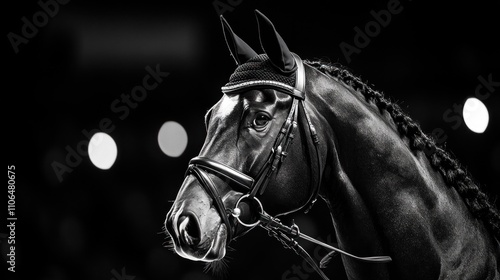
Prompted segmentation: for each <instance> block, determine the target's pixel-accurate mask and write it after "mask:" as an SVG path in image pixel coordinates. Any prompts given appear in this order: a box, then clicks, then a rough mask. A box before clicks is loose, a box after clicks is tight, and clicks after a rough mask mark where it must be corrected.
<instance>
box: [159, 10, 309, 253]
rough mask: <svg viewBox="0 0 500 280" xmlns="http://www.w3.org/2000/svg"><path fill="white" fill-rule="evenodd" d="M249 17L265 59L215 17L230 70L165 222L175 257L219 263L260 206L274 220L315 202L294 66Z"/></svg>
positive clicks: (264, 25)
mask: <svg viewBox="0 0 500 280" xmlns="http://www.w3.org/2000/svg"><path fill="white" fill-rule="evenodd" d="M256 16H257V20H258V23H259V35H260V36H259V37H260V42H261V46H262V48H263V49H264V52H265V53H264V54H260V55H258V54H257V53H256V52H255V51H254V50H253V49H252V48H251V47H249V46H248V45H247V44H246V43H245V42H244V41H243V40H242V39H241V38H239V37H238V36H237V35H236V34H235V33H234V32H233V31H232V29H231V27H230V26H229V24H228V23H227V21H226V20H225V19H224V18H223V17H221V22H222V27H223V31H224V36H225V39H226V43H227V45H228V48H229V50H230V53H231V55H232V57H233V58H234V60H235V62H236V64H237V68H236V70H235V72H234V73H233V74H232V75H231V78H230V80H229V82H228V84H226V85H225V86H224V87H222V91H223V93H224V94H223V96H222V98H221V99H220V100H219V102H217V103H216V104H215V105H214V106H213V107H212V108H211V109H210V110H209V111H208V113H207V115H206V117H205V122H206V127H207V136H206V139H205V142H204V145H203V147H202V149H201V151H200V153H199V156H198V157H196V158H195V159H193V160H192V161H191V163H190V166H189V168H188V171H187V173H186V177H185V180H184V182H183V184H182V186H181V188H180V190H179V192H178V194H177V198H176V199H175V202H174V204H173V206H172V208H171V209H170V211H169V213H168V215H167V219H166V222H165V224H166V228H167V230H168V232H169V234H170V235H171V236H172V239H173V243H174V248H175V251H176V252H177V253H178V254H179V255H180V256H183V257H185V258H189V259H193V260H200V261H205V262H210V261H214V260H219V259H222V258H223V257H224V255H225V252H226V245H227V244H228V243H229V242H230V241H231V239H234V238H236V237H238V236H241V235H243V234H244V233H246V232H247V231H248V230H250V229H251V228H252V227H253V226H255V225H256V219H257V214H258V213H256V212H258V211H262V210H263V209H262V204H264V205H265V207H266V212H268V213H270V214H273V215H280V214H281V215H282V214H287V213H290V212H294V211H296V210H298V209H301V208H303V207H304V206H305V205H306V204H308V202H310V201H312V200H313V199H314V198H315V196H316V195H317V190H315V189H314V187H313V185H314V184H311V181H317V180H318V178H313V177H314V176H313V174H312V170H311V169H310V166H312V165H314V164H315V163H311V156H312V154H311V153H312V150H310V149H309V148H308V146H307V145H306V144H302V145H301V144H300V143H303V141H305V142H307V141H311V140H310V139H309V137H308V134H307V132H306V131H305V130H304V129H298V128H297V127H298V126H300V125H298V123H297V121H298V119H297V116H298V114H299V110H302V109H303V108H302V109H301V108H299V106H298V101H297V100H299V98H302V99H303V96H301V95H303V92H300V89H297V88H296V86H297V84H300V83H302V85H301V86H302V87H303V86H304V85H303V83H304V80H303V79H304V77H300V75H304V69H303V68H302V67H303V65H302V62H301V61H300V59H299V58H298V57H297V56H295V55H294V54H292V53H291V52H290V51H289V49H288V47H287V46H286V44H285V42H284V41H283V39H282V38H281V36H280V35H279V34H278V33H277V32H276V30H275V28H274V26H273V24H272V23H271V22H270V21H269V20H268V19H267V18H266V17H265V16H264V15H263V14H261V13H260V12H258V11H256ZM299 67H300V70H301V71H298V70H297V69H299ZM294 100H295V101H294ZM290 108H292V109H290ZM305 139H307V140H305ZM292 142H296V144H295V145H292ZM285 159H286V160H285ZM268 186H269V187H268ZM304 186H306V187H304ZM264 191H265V193H264ZM249 193H250V195H248V194H249ZM248 196H250V197H248ZM257 197H259V199H257ZM261 201H262V202H261ZM237 203H238V207H236V204H237ZM258 204H261V205H260V206H259V205H258ZM235 208H237V209H238V213H237V215H235V213H233V209H235ZM231 214H232V215H231ZM242 224H243V225H246V226H242Z"/></svg>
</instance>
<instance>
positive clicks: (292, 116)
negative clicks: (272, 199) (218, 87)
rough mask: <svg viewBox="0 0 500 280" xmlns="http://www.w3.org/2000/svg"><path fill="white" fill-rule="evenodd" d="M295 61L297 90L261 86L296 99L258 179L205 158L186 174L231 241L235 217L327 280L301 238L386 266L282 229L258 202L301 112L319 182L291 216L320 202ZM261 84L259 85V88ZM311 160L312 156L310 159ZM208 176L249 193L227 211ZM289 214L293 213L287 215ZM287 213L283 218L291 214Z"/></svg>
mask: <svg viewBox="0 0 500 280" xmlns="http://www.w3.org/2000/svg"><path fill="white" fill-rule="evenodd" d="M293 58H294V60H295V64H296V66H297V70H296V82H295V87H294V88H293V89H289V88H286V89H285V90H284V87H283V86H282V85H279V84H276V83H271V82H270V81H260V86H262V85H266V86H268V88H269V87H274V88H278V89H279V90H280V91H281V92H284V93H286V94H288V95H290V96H291V97H292V98H293V101H292V106H291V108H290V111H289V113H288V117H287V118H286V121H285V123H284V124H283V126H282V127H281V129H280V132H279V134H278V136H277V138H276V140H275V142H274V144H273V148H272V149H271V153H270V154H269V156H268V158H267V160H266V162H265V163H264V165H263V166H262V167H261V169H260V170H259V172H258V174H257V176H256V178H252V177H250V176H248V175H246V174H244V173H242V172H240V171H239V170H236V169H234V168H232V167H230V166H227V165H225V164H222V163H219V162H216V161H214V160H211V159H209V158H205V157H195V158H193V159H191V161H190V162H189V167H188V170H187V171H186V176H188V175H194V176H195V177H196V178H197V180H198V181H199V182H200V184H201V185H202V187H203V188H204V189H205V191H206V192H207V193H208V195H209V196H210V197H211V198H212V199H213V201H214V206H215V208H216V209H217V211H218V213H219V215H220V217H221V219H222V222H223V223H224V224H225V225H226V227H227V229H228V230H227V233H228V240H231V238H232V234H233V233H232V230H231V229H232V224H231V221H230V219H229V218H230V217H233V218H234V219H233V222H234V223H236V222H235V221H234V220H236V221H237V222H238V223H239V224H241V225H242V226H244V227H247V228H253V227H255V226H257V225H258V226H260V227H262V228H264V229H266V230H267V232H268V233H269V235H270V236H273V237H275V238H276V239H278V240H279V241H280V242H281V243H282V244H283V246H284V247H285V248H289V249H292V250H293V251H294V252H295V253H296V254H298V255H299V256H301V257H302V258H304V259H305V260H306V261H307V262H308V263H309V264H310V265H311V267H312V268H313V269H314V270H315V271H316V272H317V273H318V274H319V275H320V276H321V277H322V278H323V279H325V280H328V277H327V276H326V275H325V274H324V273H323V271H322V270H321V269H320V267H319V266H318V264H317V263H316V262H315V261H314V259H313V258H312V257H311V256H310V255H309V254H308V253H307V252H306V251H305V250H304V249H303V248H302V247H301V246H300V245H299V244H298V243H297V241H296V239H297V238H301V239H304V240H307V241H309V242H313V243H315V244H318V245H320V246H323V247H325V248H327V249H329V250H331V251H335V252H338V253H341V254H343V255H345V256H348V257H351V258H353V259H357V260H360V261H365V262H373V263H386V262H390V261H391V258H390V257H389V256H373V257H359V256H356V255H353V254H350V253H348V252H345V251H343V250H341V249H339V248H336V247H334V246H331V245H328V244H326V243H323V242H321V241H319V240H317V239H314V238H312V237H310V236H308V235H306V234H303V233H301V232H300V229H299V227H298V226H297V225H295V224H293V225H292V226H286V225H283V224H282V223H281V222H280V220H279V219H277V218H275V217H272V216H270V215H269V214H267V213H266V212H265V211H264V207H263V206H262V203H261V202H260V200H259V199H258V197H259V196H262V195H263V194H264V192H265V191H266V188H267V185H268V184H269V181H270V179H271V177H272V175H273V174H275V172H277V170H278V169H279V167H280V165H281V164H282V163H283V162H284V160H285V159H286V157H287V150H288V148H289V147H290V146H291V145H292V143H293V140H294V138H295V135H296V132H297V129H298V126H299V123H298V121H299V111H300V113H301V115H304V118H303V119H301V122H304V123H305V125H307V126H308V127H309V134H310V138H311V139H312V142H313V145H314V150H315V154H316V160H317V163H316V165H317V166H316V167H317V170H318V171H317V173H318V175H317V179H316V182H315V183H312V186H313V187H314V188H313V190H312V191H311V194H310V196H309V199H308V200H307V202H306V203H305V204H304V205H303V206H301V207H299V209H296V210H293V211H291V212H295V211H297V210H301V209H305V211H306V213H307V211H309V209H310V208H311V207H312V206H313V205H314V203H315V202H316V200H317V197H318V194H319V189H320V186H321V179H322V176H323V174H322V172H323V164H322V161H321V155H320V150H319V143H320V142H319V139H318V135H317V132H316V129H315V127H314V125H313V123H312V122H311V118H310V116H309V114H308V112H307V110H306V107H305V106H304V102H305V94H306V91H305V82H306V80H305V71H304V65H303V63H302V60H301V59H300V57H299V56H297V55H295V54H293ZM258 83H259V82H257V84H258ZM255 84H256V83H249V84H246V85H245V84H244V83H242V84H240V85H239V86H238V88H236V89H235V88H226V89H224V88H223V91H225V92H224V93H226V94H228V93H232V92H234V91H236V90H241V89H243V88H248V87H252V86H255ZM311 156H312V155H311ZM206 172H211V173H213V174H215V175H217V176H220V177H222V178H225V179H228V180H230V181H232V182H233V183H235V184H236V185H237V186H238V187H241V188H243V189H244V190H245V191H246V192H247V193H246V194H244V195H242V196H241V197H240V198H239V199H238V201H237V202H236V204H235V206H234V208H233V209H228V208H226V207H225V205H224V202H223V200H222V197H221V196H220V194H219V192H218V191H217V188H216V186H215V184H214V183H213V181H212V180H211V179H210V177H209V176H208V174H207V173H206ZM313 173H314V172H313V167H312V166H311V174H313ZM312 180H314V176H312ZM242 202H249V203H248V205H254V208H256V209H253V211H251V212H253V213H254V214H255V215H254V216H255V217H254V219H253V220H250V221H243V220H242V214H243V212H242V211H243V210H242V209H243V208H242V207H240V204H242ZM288 213H290V212H288ZM288 213H284V214H288Z"/></svg>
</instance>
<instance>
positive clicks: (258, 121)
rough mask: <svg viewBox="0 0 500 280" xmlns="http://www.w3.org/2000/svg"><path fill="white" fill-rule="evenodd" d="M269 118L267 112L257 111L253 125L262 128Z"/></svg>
mask: <svg viewBox="0 0 500 280" xmlns="http://www.w3.org/2000/svg"><path fill="white" fill-rule="evenodd" d="M270 120H271V118H270V117H269V116H268V115H267V114H264V113H257V115H256V116H255V119H254V120H253V125H254V127H255V128H263V127H264V126H266V125H267V123H269V121H270Z"/></svg>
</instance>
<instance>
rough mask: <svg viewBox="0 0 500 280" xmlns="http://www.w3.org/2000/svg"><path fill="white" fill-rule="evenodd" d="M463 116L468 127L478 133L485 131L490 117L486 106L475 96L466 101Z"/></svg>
mask: <svg viewBox="0 0 500 280" xmlns="http://www.w3.org/2000/svg"><path fill="white" fill-rule="evenodd" d="M463 116H464V121H465V124H466V125H467V127H468V128H469V129H470V130H472V131H473V132H476V133H483V132H484V131H485V130H486V127H487V126H488V121H489V119H490V118H489V114H488V109H486V106H484V104H483V102H481V101H480V100H479V99H477V98H474V97H471V98H469V99H467V101H465V104H464V109H463Z"/></svg>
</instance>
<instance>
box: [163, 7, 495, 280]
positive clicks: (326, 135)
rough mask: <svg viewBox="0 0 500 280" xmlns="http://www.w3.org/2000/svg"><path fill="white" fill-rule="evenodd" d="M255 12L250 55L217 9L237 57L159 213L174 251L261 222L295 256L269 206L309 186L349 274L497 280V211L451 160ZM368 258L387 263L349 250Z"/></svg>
mask: <svg viewBox="0 0 500 280" xmlns="http://www.w3.org/2000/svg"><path fill="white" fill-rule="evenodd" d="M256 14H257V19H258V23H259V35H260V41H261V45H262V48H263V49H264V52H265V53H264V54H260V55H258V54H257V53H256V52H255V51H254V50H252V49H251V48H250V47H249V46H248V45H247V44H246V43H245V42H243V41H242V40H241V39H240V38H239V37H238V36H236V35H235V34H234V33H233V31H232V30H231V28H230V27H229V25H228V24H227V22H226V21H225V20H224V19H223V18H221V19H222V23H223V30H224V35H225V37H226V42H227V44H228V47H229V49H230V52H231V54H232V56H233V58H234V59H235V61H236V63H237V65H238V67H237V68H236V70H235V72H234V73H233V74H232V75H231V77H230V79H229V82H228V84H226V85H225V86H224V87H222V91H223V93H224V94H223V96H222V98H221V99H220V101H219V102H218V103H217V104H215V105H214V106H213V107H212V108H211V109H210V110H209V112H208V113H207V116H206V124H207V137H206V139H205V143H204V145H203V148H202V149H201V152H200V154H199V157H197V158H194V159H193V160H191V162H190V165H189V168H188V172H187V173H186V178H185V180H184V183H183V185H182V187H181V189H180V191H179V193H178V195H177V198H176V200H175V202H174V204H173V206H172V208H171V210H170V212H169V213H168V216H167V219H166V222H165V223H166V228H167V229H168V232H169V233H170V235H171V236H172V240H173V244H174V247H175V251H176V252H177V253H178V254H179V255H180V256H183V257H185V258H189V259H192V260H199V261H204V262H212V261H217V260H220V259H222V258H223V257H224V256H225V252H226V246H227V245H228V244H229V242H231V240H232V239H234V238H235V237H238V236H241V235H242V234H244V233H245V232H247V231H248V230H250V229H251V228H253V227H255V226H257V225H260V226H262V227H264V228H266V229H267V230H268V231H269V232H270V233H272V234H273V235H275V236H276V237H277V238H279V239H280V240H282V241H283V242H288V243H287V244H288V245H289V246H290V247H292V248H293V249H295V250H296V252H298V253H299V254H301V255H302V256H303V257H305V258H306V259H307V258H308V255H307V253H305V252H304V251H303V250H302V248H300V246H298V245H297V243H296V242H295V239H296V238H299V237H306V238H307V236H305V235H303V234H302V233H300V232H299V230H298V227H297V226H295V225H292V226H290V227H287V226H285V225H283V224H281V223H280V222H279V220H277V219H276V218H274V217H273V216H271V215H275V216H276V215H284V214H288V213H291V212H294V211H298V210H301V209H307V208H309V207H310V206H312V205H313V204H314V202H315V201H316V198H317V197H320V198H321V199H323V200H324V201H325V202H326V204H327V205H328V207H329V209H330V214H331V217H332V221H333V225H334V227H335V234H336V236H337V240H338V243H339V247H340V248H339V249H342V250H343V251H342V252H343V253H345V255H343V256H342V258H343V259H342V260H343V263H344V266H345V270H346V273H347V276H348V277H349V279H500V269H499V266H500V244H499V241H498V240H499V238H500V216H499V214H498V212H497V210H496V209H494V207H493V206H492V204H491V203H489V202H488V198H487V197H486V195H485V194H484V193H483V192H482V191H481V190H480V189H479V188H478V187H477V185H476V184H475V183H474V182H473V180H472V179H471V178H470V176H469V175H468V174H467V172H466V171H465V170H464V169H463V168H461V167H460V165H459V164H458V162H457V161H456V160H455V159H454V158H453V157H452V156H451V155H450V154H449V153H447V152H446V151H444V150H443V149H441V148H439V147H437V146H436V144H435V142H434V141H433V140H432V139H431V138H430V137H428V136H427V135H426V134H424V133H423V132H422V130H421V129H420V127H419V126H418V125H417V124H416V123H415V122H414V121H413V120H412V119H410V118H409V117H408V116H407V115H406V114H404V113H403V112H402V110H401V108H400V107H399V106H398V105H397V104H394V103H392V102H391V101H389V100H388V99H387V98H385V97H384V96H383V95H382V94H381V93H379V92H377V91H375V90H373V89H371V88H370V87H369V86H367V85H366V84H365V83H363V82H362V81H360V80H359V79H358V78H357V77H354V76H353V75H352V74H351V73H349V72H348V71H346V70H344V69H342V68H341V67H336V66H333V65H330V64H326V63H322V62H320V61H304V62H302V60H301V59H300V58H299V57H298V56H297V55H295V54H293V53H291V52H290V51H289V49H288V47H287V46H286V44H285V43H284V41H283V39H282V38H281V36H280V35H279V34H278V33H277V32H276V30H275V28H274V26H273V24H272V23H271V22H270V21H269V20H268V19H267V18H266V17H265V16H264V15H262V14H261V13H259V12H258V11H257V12H256ZM331 249H332V250H336V248H331ZM347 252H349V253H350V254H349V253H347ZM369 255H388V256H390V259H392V262H387V261H388V260H390V259H389V258H387V257H373V258H369V257H368V258H361V257H357V256H369ZM359 259H361V260H362V261H360V260H359ZM308 260H310V258H309V259H308ZM363 260H364V261H363ZM366 261H378V262H380V263H378V264H370V263H367V262H366ZM312 265H313V266H315V264H312ZM316 268H317V266H316ZM317 269H318V268H317ZM318 270H319V269H318ZM319 273H320V274H322V272H321V271H319ZM322 276H323V277H324V278H326V276H324V275H322Z"/></svg>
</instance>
